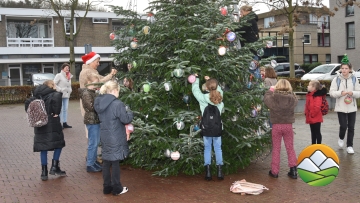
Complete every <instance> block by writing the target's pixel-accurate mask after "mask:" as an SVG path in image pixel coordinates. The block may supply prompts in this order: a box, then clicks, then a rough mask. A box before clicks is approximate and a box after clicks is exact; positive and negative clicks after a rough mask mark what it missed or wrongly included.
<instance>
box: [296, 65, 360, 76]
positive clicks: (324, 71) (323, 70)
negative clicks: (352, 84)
mask: <svg viewBox="0 0 360 203" xmlns="http://www.w3.org/2000/svg"><path fill="white" fill-rule="evenodd" d="M340 66H341V64H340V63H332V64H323V65H320V66H317V67H315V68H314V69H312V70H311V71H310V72H308V73H306V74H305V75H304V76H303V77H301V80H333V79H334V78H335V77H336V76H337V72H338V71H339V70H340ZM353 69H354V67H353ZM353 74H354V75H355V76H356V78H357V79H358V80H359V79H360V69H359V70H357V71H353Z"/></svg>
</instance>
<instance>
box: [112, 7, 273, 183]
mask: <svg viewBox="0 0 360 203" xmlns="http://www.w3.org/2000/svg"><path fill="white" fill-rule="evenodd" d="M113 10H114V12H115V13H117V14H118V15H121V16H122V17H124V18H123V19H122V23H123V25H124V26H123V28H122V29H121V30H118V31H116V34H117V36H118V38H117V39H115V40H114V46H115V47H116V49H117V50H119V54H118V55H114V60H115V61H116V62H117V63H120V64H130V65H131V66H132V68H131V69H130V71H127V72H124V73H119V74H118V75H119V81H121V80H122V79H123V78H125V77H126V78H131V79H132V80H133V81H134V88H133V90H130V89H129V88H125V87H122V89H121V93H120V99H121V100H122V101H123V102H124V103H126V104H127V105H129V107H130V108H131V110H132V111H133V112H134V115H135V118H134V121H133V122H132V124H133V126H134V127H135V130H134V132H133V133H132V135H131V140H130V142H129V145H130V150H131V155H130V157H129V159H128V160H127V163H129V164H131V165H132V166H135V167H141V168H144V169H147V170H153V171H154V175H161V176H168V175H176V174H178V173H185V174H189V175H194V174H199V173H202V172H203V170H204V166H203V163H204V158H203V150H204V149H203V140H202V137H201V136H200V133H199V130H198V123H199V121H200V119H201V112H200V108H199V104H198V102H197V101H196V99H195V98H194V97H193V95H192V93H191V84H190V83H189V81H188V76H189V75H191V74H194V73H197V74H198V75H199V76H200V78H201V84H202V83H204V82H205V80H204V76H210V77H211V78H216V79H217V80H218V81H219V84H220V86H221V87H222V89H223V90H224V99H223V102H224V104H225V108H224V109H225V111H224V112H223V113H222V115H221V117H222V121H223V125H224V130H223V137H222V150H223V157H224V172H225V173H234V172H237V170H238V169H239V168H243V167H246V166H248V165H249V164H250V163H251V161H253V160H254V159H256V158H257V157H259V155H261V153H262V152H264V150H267V149H268V145H269V143H270V140H271V139H270V136H269V135H270V134H269V130H268V128H266V125H265V124H264V122H265V121H267V120H268V118H267V116H266V115H267V114H266V113H267V112H266V109H265V108H261V107H262V106H263V102H262V95H263V94H264V90H265V89H264V88H263V87H262V85H261V81H260V80H258V79H254V78H253V77H251V74H250V72H249V63H250V61H252V57H253V53H252V52H251V49H252V50H259V49H260V52H261V50H262V49H261V48H262V47H264V42H263V41H262V40H259V42H256V43H252V44H247V45H246V46H245V47H240V42H239V41H238V40H241V33H236V32H234V30H235V29H236V28H238V27H239V26H241V24H242V22H239V16H238V15H233V13H237V14H238V5H237V2H234V1H211V0H158V1H152V2H150V6H149V8H148V11H149V12H148V13H147V15H146V16H140V15H138V14H137V13H136V12H133V11H131V10H124V9H123V8H122V7H116V6H114V7H113ZM229 33H230V34H229ZM234 34H235V35H234ZM234 37H235V40H234ZM263 62H264V61H263ZM189 79H191V78H189ZM179 155H180V158H179V157H178V156H179ZM213 157H214V156H213ZM174 159H175V160H174ZM176 159H177V160H176ZM212 160H213V161H214V158H213V159H212ZM212 165H213V167H214V168H215V164H212ZM213 171H215V170H213Z"/></svg>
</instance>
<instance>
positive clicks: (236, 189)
mask: <svg viewBox="0 0 360 203" xmlns="http://www.w3.org/2000/svg"><path fill="white" fill-rule="evenodd" d="M264 190H269V189H268V188H267V187H265V186H263V185H260V184H256V183H250V182H246V180H245V179H244V180H240V181H235V182H234V183H233V184H232V185H231V186H230V191H231V192H233V193H241V195H245V194H251V195H258V194H261V193H262V192H263V191H264Z"/></svg>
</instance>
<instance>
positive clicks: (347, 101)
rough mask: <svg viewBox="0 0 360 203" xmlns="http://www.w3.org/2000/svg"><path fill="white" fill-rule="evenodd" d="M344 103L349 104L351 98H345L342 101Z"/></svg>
mask: <svg viewBox="0 0 360 203" xmlns="http://www.w3.org/2000/svg"><path fill="white" fill-rule="evenodd" d="M344 102H345V104H351V102H352V98H351V97H346V98H345V99H344Z"/></svg>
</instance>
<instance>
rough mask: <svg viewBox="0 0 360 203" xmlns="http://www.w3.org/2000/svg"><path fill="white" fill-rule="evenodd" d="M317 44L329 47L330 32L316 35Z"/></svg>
mask: <svg viewBox="0 0 360 203" xmlns="http://www.w3.org/2000/svg"><path fill="white" fill-rule="evenodd" d="M317 36H318V46H319V47H329V46H330V33H319V34H318V35H317Z"/></svg>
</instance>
